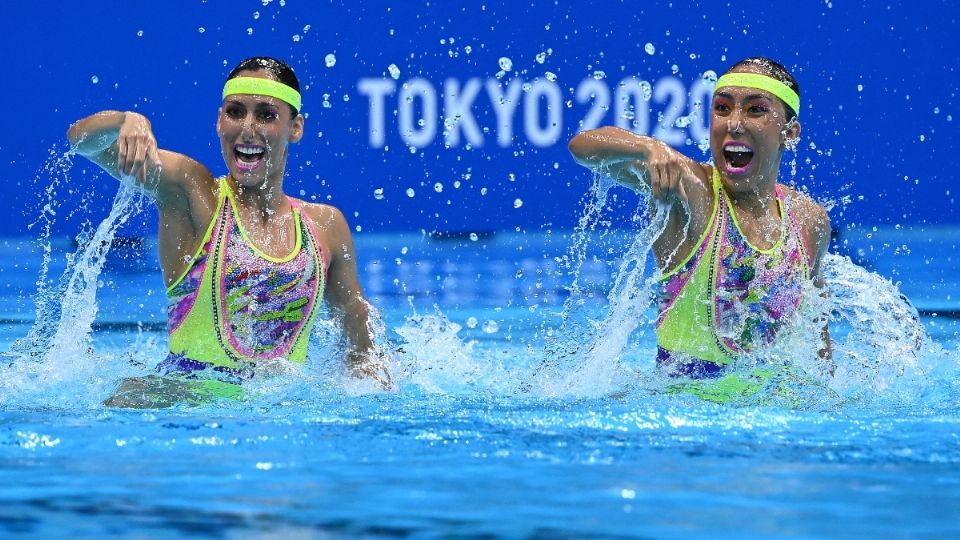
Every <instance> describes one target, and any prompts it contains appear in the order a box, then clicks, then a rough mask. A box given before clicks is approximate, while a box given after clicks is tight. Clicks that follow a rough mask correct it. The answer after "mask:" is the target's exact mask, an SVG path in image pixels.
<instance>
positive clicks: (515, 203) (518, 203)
mask: <svg viewBox="0 0 960 540" xmlns="http://www.w3.org/2000/svg"><path fill="white" fill-rule="evenodd" d="M521 206H523V201H522V200H520V199H514V200H513V207H514V208H520V207H521Z"/></svg>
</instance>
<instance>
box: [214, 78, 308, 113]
mask: <svg viewBox="0 0 960 540" xmlns="http://www.w3.org/2000/svg"><path fill="white" fill-rule="evenodd" d="M234 94H248V95H257V96H270V97H273V98H277V99H279V100H280V101H283V102H284V103H287V104H288V105H290V106H291V107H293V108H294V109H296V110H297V112H300V105H301V100H300V92H297V91H296V90H294V89H293V88H290V87H289V86H287V85H285V84H283V83H282V82H277V81H274V80H272V79H261V78H259V77H235V78H233V79H230V80H229V81H227V84H225V85H223V99H226V98H227V96H232V95H234Z"/></svg>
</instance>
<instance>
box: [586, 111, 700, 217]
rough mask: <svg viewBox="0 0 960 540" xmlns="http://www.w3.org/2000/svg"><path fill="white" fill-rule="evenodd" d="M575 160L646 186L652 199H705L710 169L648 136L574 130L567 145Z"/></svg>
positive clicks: (635, 185) (611, 129)
mask: <svg viewBox="0 0 960 540" xmlns="http://www.w3.org/2000/svg"><path fill="white" fill-rule="evenodd" d="M568 148H569V150H570V153H571V154H573V158H574V159H575V160H576V161H577V163H579V164H581V165H583V166H585V167H589V168H591V169H600V170H602V171H603V172H604V173H606V174H609V175H610V176H611V177H612V178H613V179H614V180H616V181H617V182H619V183H621V184H623V185H625V186H627V187H629V188H632V189H635V190H640V189H643V190H645V189H646V188H650V190H651V195H652V196H653V198H654V199H655V200H658V201H663V202H670V201H672V200H680V201H682V202H683V203H684V205H687V203H688V201H689V199H690V198H691V197H695V198H697V199H709V193H710V192H709V190H705V189H703V188H704V187H705V186H709V182H710V174H711V171H710V169H709V168H708V167H707V166H706V165H703V164H700V163H697V162H696V161H694V160H692V159H690V158H689V157H687V156H685V155H683V154H681V153H680V152H678V151H676V150H674V149H673V148H671V147H670V146H668V145H667V144H665V143H664V142H662V141H659V140H657V139H654V138H652V137H645V136H643V135H637V134H636V133H633V132H631V131H627V130H625V129H621V128H616V127H610V126H608V127H602V128H598V129H593V130H590V131H584V132H581V133H578V134H577V135H576V136H575V137H574V138H573V139H571V140H570V143H569V145H568Z"/></svg>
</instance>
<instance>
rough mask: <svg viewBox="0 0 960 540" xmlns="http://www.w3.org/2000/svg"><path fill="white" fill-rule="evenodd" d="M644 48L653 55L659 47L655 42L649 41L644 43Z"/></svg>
mask: <svg viewBox="0 0 960 540" xmlns="http://www.w3.org/2000/svg"><path fill="white" fill-rule="evenodd" d="M643 50H644V51H646V52H647V54H649V55H653V54H654V53H656V52H657V48H656V47H654V46H653V43H647V44H646V45H644V46H643Z"/></svg>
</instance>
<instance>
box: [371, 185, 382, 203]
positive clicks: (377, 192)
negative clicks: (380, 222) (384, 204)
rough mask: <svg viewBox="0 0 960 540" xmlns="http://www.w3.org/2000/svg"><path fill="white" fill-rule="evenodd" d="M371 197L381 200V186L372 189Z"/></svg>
mask: <svg viewBox="0 0 960 540" xmlns="http://www.w3.org/2000/svg"><path fill="white" fill-rule="evenodd" d="M373 198H374V199H376V200H378V201H382V200H383V188H382V187H378V188H377V189H375V190H373Z"/></svg>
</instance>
